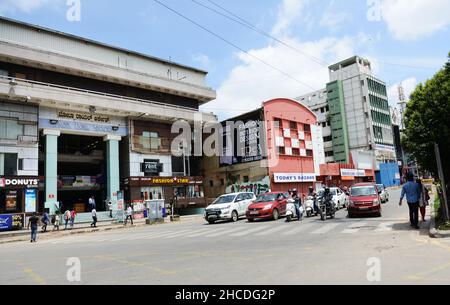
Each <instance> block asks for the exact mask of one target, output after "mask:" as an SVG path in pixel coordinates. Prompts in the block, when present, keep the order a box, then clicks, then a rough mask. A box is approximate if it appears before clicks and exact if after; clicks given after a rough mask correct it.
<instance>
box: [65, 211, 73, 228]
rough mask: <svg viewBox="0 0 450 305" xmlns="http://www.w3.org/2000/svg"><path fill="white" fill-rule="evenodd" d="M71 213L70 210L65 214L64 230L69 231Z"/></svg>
mask: <svg viewBox="0 0 450 305" xmlns="http://www.w3.org/2000/svg"><path fill="white" fill-rule="evenodd" d="M71 217H72V216H71V213H70V210H67V211H65V212H64V222H65V226H64V230H67V226H68V225H69V221H70V218H71Z"/></svg>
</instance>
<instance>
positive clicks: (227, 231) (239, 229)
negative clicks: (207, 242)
mask: <svg viewBox="0 0 450 305" xmlns="http://www.w3.org/2000/svg"><path fill="white" fill-rule="evenodd" d="M243 228H244V227H239V228H233V229H228V230H224V231H219V232H216V233H212V234H207V235H206V237H218V236H223V235H225V234H230V233H234V232H236V231H241V230H242V229H243Z"/></svg>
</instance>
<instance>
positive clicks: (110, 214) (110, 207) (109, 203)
mask: <svg viewBox="0 0 450 305" xmlns="http://www.w3.org/2000/svg"><path fill="white" fill-rule="evenodd" d="M108 211H109V218H113V204H112V201H111V199H109V200H108Z"/></svg>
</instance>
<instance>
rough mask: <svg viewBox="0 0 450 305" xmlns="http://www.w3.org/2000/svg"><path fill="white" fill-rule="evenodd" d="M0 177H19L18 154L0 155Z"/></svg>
mask: <svg viewBox="0 0 450 305" xmlns="http://www.w3.org/2000/svg"><path fill="white" fill-rule="evenodd" d="M0 176H17V154H0Z"/></svg>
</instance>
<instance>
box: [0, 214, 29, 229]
mask: <svg viewBox="0 0 450 305" xmlns="http://www.w3.org/2000/svg"><path fill="white" fill-rule="evenodd" d="M23 225H24V217H23V215H22V214H10V215H0V231H11V230H20V229H22V228H23Z"/></svg>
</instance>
